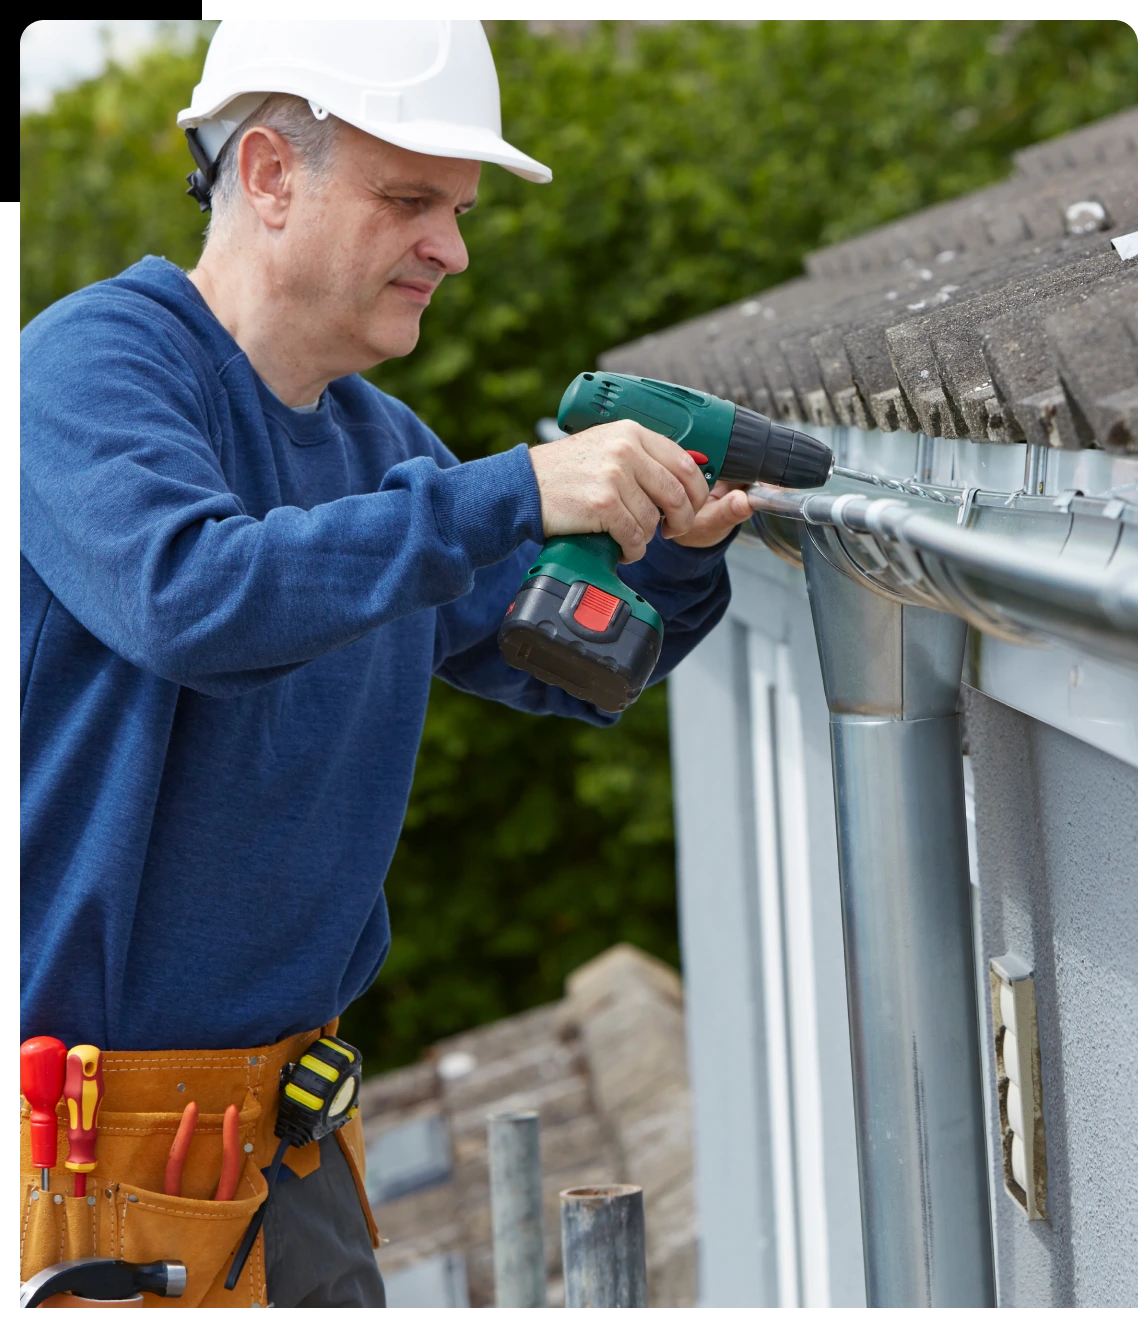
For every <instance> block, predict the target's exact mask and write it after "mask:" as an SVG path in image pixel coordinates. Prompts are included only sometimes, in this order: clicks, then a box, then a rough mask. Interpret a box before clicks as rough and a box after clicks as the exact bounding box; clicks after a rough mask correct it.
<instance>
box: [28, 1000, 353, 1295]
mask: <svg viewBox="0 0 1138 1330" xmlns="http://www.w3.org/2000/svg"><path fill="white" fill-rule="evenodd" d="M338 1023H339V1022H338V1021H333V1022H332V1023H331V1024H329V1025H327V1026H325V1027H324V1028H323V1029H318V1030H311V1031H309V1032H308V1033H307V1034H298V1035H293V1036H291V1037H290V1038H288V1039H283V1040H281V1042H280V1043H278V1044H272V1045H267V1046H265V1047H263V1048H230V1049H209V1050H199V1051H195V1050H156V1051H152V1052H126V1053H114V1052H108V1051H104V1053H103V1079H104V1084H105V1093H104V1097H103V1103H102V1107H101V1109H100V1112H99V1138H98V1150H97V1157H98V1163H97V1164H96V1166H95V1169H94V1171H93V1172H92V1173H89V1174H88V1175H87V1195H86V1196H81V1197H76V1196H73V1195H72V1194H71V1193H72V1190H73V1186H72V1183H73V1178H74V1175H73V1174H72V1173H71V1172H70V1171H68V1170H67V1169H65V1168H64V1167H63V1160H65V1159H66V1158H67V1153H68V1143H67V1132H66V1118H65V1112H66V1110H65V1108H64V1107H63V1106H62V1105H61V1106H60V1110H59V1112H58V1132H59V1147H58V1159H59V1164H58V1165H57V1167H56V1168H54V1169H53V1170H52V1175H51V1185H52V1192H51V1193H50V1194H46V1193H44V1192H42V1191H41V1190H40V1174H39V1170H38V1169H37V1168H36V1167H35V1166H34V1165H33V1164H32V1155H31V1136H30V1131H29V1126H30V1124H29V1120H28V1115H29V1108H28V1105H27V1103H26V1102H24V1101H21V1112H20V1279H21V1281H22V1280H25V1279H27V1278H29V1277H30V1276H31V1275H33V1274H35V1273H37V1272H38V1271H39V1270H42V1269H43V1268H44V1267H45V1266H49V1265H54V1264H55V1263H56V1262H57V1261H66V1260H71V1259H73V1258H75V1257H79V1256H109V1257H118V1258H120V1259H122V1260H127V1261H140V1262H144V1261H161V1260H177V1261H183V1262H184V1263H185V1265H186V1273H187V1285H186V1291H185V1294H184V1295H183V1296H182V1297H181V1298H178V1299H177V1300H166V1299H163V1298H160V1297H156V1296H155V1295H153V1294H150V1293H146V1294H143V1302H144V1304H145V1305H146V1306H155V1307H161V1306H166V1307H250V1306H252V1307H265V1306H267V1305H268V1303H269V1297H270V1291H269V1290H268V1289H267V1288H266V1283H265V1246H264V1243H265V1239H264V1230H263V1229H262V1232H261V1234H260V1236H258V1238H257V1243H256V1246H255V1247H254V1248H253V1250H252V1252H251V1254H250V1256H249V1260H248V1261H247V1262H246V1264H245V1269H244V1271H243V1272H242V1275H241V1278H240V1279H239V1280H238V1282H237V1287H236V1288H234V1289H233V1290H232V1291H228V1290H227V1289H226V1288H225V1276H226V1274H227V1273H228V1271H229V1263H230V1260H231V1258H232V1256H233V1253H234V1252H235V1251H236V1249H237V1245H238V1244H239V1243H240V1241H241V1236H242V1234H243V1233H244V1232H245V1227H246V1225H247V1224H248V1222H249V1220H250V1218H251V1217H252V1215H253V1214H254V1213H255V1211H256V1210H257V1207H258V1206H259V1205H260V1204H261V1202H262V1201H263V1200H264V1199H265V1196H266V1195H267V1191H268V1189H267V1186H266V1183H265V1179H264V1176H263V1174H262V1170H267V1169H268V1166H269V1161H270V1160H271V1159H272V1157H273V1152H274V1150H275V1149H276V1147H277V1145H278V1144H279V1143H280V1142H279V1141H278V1139H277V1137H276V1135H275V1134H274V1132H273V1125H274V1123H275V1122H276V1115H277V1099H278V1096H279V1089H278V1085H279V1079H280V1072H281V1068H282V1067H284V1066H285V1064H286V1063H289V1062H295V1061H296V1060H297V1059H298V1058H300V1057H301V1055H302V1054H303V1053H304V1051H305V1050H306V1049H307V1047H308V1046H309V1044H311V1043H312V1041H313V1040H314V1039H317V1038H319V1037H320V1035H322V1034H324V1035H333V1034H335V1032H336V1026H337V1025H338ZM191 1100H194V1101H195V1102H196V1103H197V1105H198V1111H199V1115H198V1121H197V1127H196V1129H195V1131H194V1135H193V1137H192V1139H191V1143H190V1148H189V1153H188V1155H187V1158H186V1161H185V1165H184V1167H183V1172H182V1184H181V1195H180V1196H168V1195H166V1194H165V1193H164V1192H163V1190H162V1188H163V1185H164V1177H165V1169H166V1159H167V1156H168V1155H169V1152H170V1146H171V1144H172V1143H173V1140H174V1134H175V1132H176V1131H177V1129H178V1124H179V1122H180V1121H181V1117H182V1110H183V1109H184V1108H185V1106H186V1104H187V1103H189V1102H190V1101H191ZM230 1104H236V1105H237V1107H238V1109H239V1112H240V1116H239V1123H240V1133H241V1145H242V1149H243V1155H244V1163H243V1167H242V1170H241V1177H240V1181H239V1182H238V1185H237V1192H236V1195H235V1196H234V1199H233V1200H231V1201H214V1200H211V1199H209V1198H210V1197H212V1196H213V1194H214V1191H215V1189H216V1187H217V1182H218V1176H219V1174H220V1171H221V1156H222V1138H221V1124H222V1118H223V1116H224V1113H225V1109H226V1108H227V1107H228V1105H230ZM336 1137H337V1139H338V1141H339V1142H340V1146H341V1148H342V1149H343V1151H344V1155H345V1157H346V1158H347V1160H348V1164H349V1166H350V1168H351V1171H352V1176H353V1177H354V1178H355V1183H356V1191H357V1192H358V1194H359V1201H360V1205H361V1206H362V1208H363V1213H364V1216H365V1218H366V1220H367V1225H368V1231H369V1232H370V1234H371V1240H372V1245H373V1246H375V1247H378V1245H379V1235H378V1233H377V1232H376V1227H375V1220H374V1218H373V1217H372V1213H371V1207H370V1206H369V1204H368V1200H367V1193H366V1191H365V1190H364V1138H363V1129H362V1127H361V1124H360V1119H359V1117H358V1116H357V1117H355V1118H353V1119H352V1120H351V1122H349V1124H348V1125H347V1126H346V1127H344V1128H343V1129H342V1130H341V1131H338V1132H336ZM284 1162H285V1164H286V1165H287V1166H288V1167H289V1168H291V1169H292V1170H293V1172H294V1173H296V1174H297V1175H298V1176H300V1177H307V1175H308V1174H309V1173H312V1172H314V1171H315V1170H316V1169H317V1168H319V1167H320V1142H319V1141H313V1142H312V1143H311V1144H309V1145H306V1146H304V1147H303V1148H302V1149H297V1148H295V1147H290V1149H289V1150H288V1152H287V1153H286V1154H285V1156H284Z"/></svg>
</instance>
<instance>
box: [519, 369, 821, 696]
mask: <svg viewBox="0 0 1138 1330" xmlns="http://www.w3.org/2000/svg"><path fill="white" fill-rule="evenodd" d="M609 420H635V421H638V422H639V423H640V424H641V425H644V426H646V427H647V428H648V429H651V430H655V431H656V433H657V434H663V435H665V436H666V437H667V438H669V439H672V440H674V441H675V443H676V444H677V445H678V446H679V447H681V448H683V449H684V450H685V451H686V452H687V453H688V454H689V455H690V456H691V457H692V459H693V461H695V463H696V464H697V465H698V467H699V469H700V471H701V472H702V473H703V478H704V479H705V480H706V481H707V487H708V489H710V488H711V487H712V485H714V484H715V482H716V481H717V480H721V479H722V480H739V481H745V482H747V483H748V484H753V483H754V482H755V481H758V480H763V481H766V482H767V484H770V485H784V486H787V487H788V488H793V489H813V488H815V487H816V486H818V485H824V484H825V483H826V481H827V480H828V479H829V476H830V472H831V471H832V470H833V466H834V457H833V454H832V453H831V452H830V450H829V448H827V447H826V445H825V444H824V443H820V442H819V441H818V440H817V439H813V438H811V437H810V436H809V435H808V434H802V433H800V431H798V430H795V429H790V428H789V427H788V426H786V425H780V424H779V423H778V422H777V421H773V420H768V419H767V417H766V416H761V415H759V413H758V412H757V411H748V410H747V408H746V407H743V406H736V405H735V403H734V402H727V401H724V400H723V398H721V397H713V396H712V395H711V393H701V392H697V391H695V389H693V388H682V387H680V386H679V385H678V384H675V383H659V382H657V381H656V380H655V379H642V378H638V377H637V376H635V375H633V374H578V375H577V377H576V378H575V379H574V380H573V382H572V383H571V384H570V385H569V387H568V388H567V389H566V390H565V396H564V397H562V399H561V406H560V408H559V409H558V412H557V423H558V424H559V425H560V426H561V428H562V429H563V430H565V431H566V433H568V434H575V433H576V432H577V431H578V430H583V429H588V428H589V427H590V426H592V425H601V424H604V423H605V422H606V421H609ZM619 558H620V546H619V545H618V544H617V543H616V541H615V540H613V538H612V537H611V536H609V535H606V534H605V533H603V532H602V533H600V534H597V535H583V536H558V537H555V538H554V539H553V540H548V541H546V543H545V544H544V545H543V546H542V549H541V553H540V554H539V555H538V556H537V559H536V561H535V562H534V564H533V566H532V567H531V568H530V570H529V572H528V573H527V574H526V580H525V581H524V582H523V583H522V585H521V588H520V589H519V591H518V594H517V596H516V597H515V599H514V603H513V604H512V605H511V606H510V608H509V611H508V612H507V614H506V617H505V619H504V620H503V622H502V627H501V629H500V630H499V632H498V645H499V646H500V647H501V649H502V654H503V655H504V656H505V658H506V660H507V661H508V662H509V663H510V664H511V665H513V666H515V667H516V668H517V669H520V670H527V671H528V672H529V673H530V674H533V675H536V677H537V678H539V679H541V680H543V681H544V682H545V683H552V684H557V685H558V686H559V687H561V688H564V689H565V691H566V692H567V693H571V694H572V695H573V696H574V697H579V698H581V699H582V700H584V701H586V702H592V703H593V704H594V705H595V706H597V707H599V708H600V709H601V710H602V711H623V710H624V709H625V707H627V706H628V705H629V704H630V703H632V702H635V701H636V699H637V698H638V697H639V696H640V693H641V691H642V690H643V688H644V685H645V684H646V683H647V682H648V678H649V676H650V675H651V673H652V671H653V669H655V667H656V662H657V660H658V659H659V658H660V648H661V647H662V646H663V643H664V625H663V622H662V620H661V618H660V616H659V615H658V614H657V613H656V611H655V610H654V609H653V608H652V606H651V605H649V604H648V602H647V601H646V600H645V599H644V597H643V596H638V595H637V594H636V592H635V591H633V590H632V589H631V588H630V587H628V586H626V585H625V584H624V582H623V581H621V579H620V577H619V576H618V575H617V562H618V560H619Z"/></svg>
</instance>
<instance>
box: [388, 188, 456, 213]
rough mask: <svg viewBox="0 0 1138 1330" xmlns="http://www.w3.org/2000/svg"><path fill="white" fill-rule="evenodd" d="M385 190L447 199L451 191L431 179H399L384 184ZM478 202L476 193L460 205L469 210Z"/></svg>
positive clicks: (392, 192) (389, 192)
mask: <svg viewBox="0 0 1138 1330" xmlns="http://www.w3.org/2000/svg"><path fill="white" fill-rule="evenodd" d="M384 190H385V191H386V192H387V193H388V194H403V193H408V194H426V195H427V197H428V198H432V199H445V198H446V197H447V196H448V194H449V192H450V191H449V190H446V189H443V188H441V186H439V185H435V184H432V182H431V181H430V180H399V181H396V182H394V183H389V184H386V185H384ZM477 203H478V195H477V194H476V195H475V196H474V197H473V198H472V199H464V200H463V202H462V203H460V204H459V205H458V206H459V207H460V208H463V209H465V210H466V211H467V212H469V211H470V209H471V208H473V207H475V206H476V205H477Z"/></svg>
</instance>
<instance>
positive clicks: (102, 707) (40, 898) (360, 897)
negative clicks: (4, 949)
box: [20, 258, 729, 1049]
mask: <svg viewBox="0 0 1138 1330" xmlns="http://www.w3.org/2000/svg"><path fill="white" fill-rule="evenodd" d="M21 346H22V355H21V428H22V446H21V478H22V489H21V560H20V573H21V605H20V627H21V635H20V659H21V741H22V775H23V782H22V853H23V866H22V872H23V888H22V896H21V915H20V919H21V959H22V967H21V968H22V1012H21V1031H22V1033H21V1038H27V1037H28V1036H30V1035H33V1034H52V1035H55V1036H57V1037H58V1038H60V1039H62V1040H63V1041H64V1042H65V1043H66V1044H69V1045H70V1044H74V1043H79V1042H90V1043H94V1044H98V1045H101V1046H103V1047H106V1048H113V1049H154V1048H228V1047H250V1046H253V1045H257V1044H264V1043H270V1042H273V1041H275V1040H278V1039H281V1038H283V1037H284V1036H286V1035H289V1034H293V1033H296V1032H298V1031H302V1030H307V1029H310V1028H312V1027H314V1026H317V1025H320V1024H322V1023H324V1022H325V1021H328V1020H330V1019H331V1018H332V1017H333V1016H335V1015H337V1014H338V1013H339V1012H342V1011H343V1010H344V1008H345V1007H346V1006H347V1005H348V1003H350V1002H351V1001H352V1000H353V998H355V997H357V996H358V995H359V994H360V993H362V992H363V991H364V990H365V989H366V988H367V987H368V985H369V984H371V982H372V981H373V980H374V979H375V977H376V975H377V974H378V972H379V968H380V966H381V965H382V963H383V959H384V957H385V955H386V954H387V949H388V946H389V942H390V935H389V931H388V921H387V909H386V905H385V902H384V895H383V880H384V876H385V874H386V872H387V869H388V867H389V865H390V863H391V858H392V855H393V854H394V851H395V845H396V841H397V839H398V837H399V831H400V827H401V825H402V821H403V816H404V813H405V810H406V806H407V797H408V793H409V791H410V787H411V777H412V774H413V770H414V764H415V754H416V751H417V748H418V744H419V738H420V732H421V728H422V724H423V716H424V712H425V709H426V705H427V693H428V687H429V684H430V679H431V675H432V673H434V674H436V675H438V676H439V677H440V678H442V679H445V680H446V681H447V682H448V683H450V684H452V685H454V686H455V687H457V688H461V689H466V690H468V691H470V692H473V693H478V694H480V695H481V696H484V697H491V698H497V699H499V700H500V701H502V702H505V703H506V704H507V705H509V706H512V707H517V708H520V709H522V710H526V711H533V712H542V713H549V712H552V713H555V714H558V715H562V716H573V717H577V718H580V719H583V720H587V721H591V722H592V723H594V724H602V725H603V724H608V723H611V721H612V720H613V719H614V718H613V717H612V716H610V715H607V714H606V713H603V712H598V711H596V710H595V709H594V708H592V707H590V706H589V705H587V704H586V703H583V702H579V701H577V700H576V699H574V698H571V697H569V696H568V695H567V694H566V693H564V692H562V691H561V690H560V689H558V688H554V687H551V686H549V685H546V684H542V683H540V682H538V680H536V679H534V678H532V677H531V676H530V675H528V674H525V673H523V672H521V671H518V670H515V669H512V668H511V667H509V666H508V665H506V663H505V662H504V661H503V660H502V657H501V655H500V653H499V651H498V647H497V643H496V635H497V631H498V627H499V625H500V623H501V620H502V618H503V615H504V614H505V611H506V609H507V607H508V605H509V604H510V601H511V600H512V598H513V595H514V592H515V591H516V590H517V588H518V586H519V584H520V583H521V581H522V580H523V575H524V572H525V570H526V568H527V566H528V565H529V563H530V562H531V560H532V558H533V555H534V552H535V546H534V543H533V542H535V541H539V540H540V539H541V535H542V529H541V510H540V501H539V496H538V490H537V484H536V481H535V479H534V474H533V468H532V466H531V465H530V461H529V454H528V450H527V449H526V448H525V447H524V446H523V445H519V446H518V447H516V448H514V449H512V450H510V451H508V452H504V453H499V454H496V455H494V456H491V457H485V458H481V459H479V460H477V461H473V462H466V463H463V464H459V463H458V462H457V461H456V459H455V457H454V456H453V454H451V453H450V452H449V451H448V450H447V449H446V448H445V447H444V446H443V444H442V443H441V442H440V441H439V440H438V438H436V436H435V435H434V434H432V432H431V431H430V430H429V429H427V428H426V426H424V425H423V424H422V423H421V422H420V421H418V420H417V419H416V418H415V416H414V415H413V414H412V413H411V411H410V410H409V409H408V408H407V407H406V406H404V405H403V403H401V402H399V401H396V400H395V399H394V398H391V397H388V396H387V395H386V394H384V393H382V392H380V391H379V390H378V389H376V388H374V387H372V386H371V385H370V384H368V383H367V382H365V381H364V380H363V379H361V378H359V377H357V376H352V377H349V378H344V379H339V380H337V381H335V382H334V383H332V384H330V385H329V387H328V389H327V390H326V392H325V393H324V394H323V397H322V400H321V403H320V406H319V409H318V410H316V411H315V412H312V413H302V412H297V411H293V410H291V409H290V408H289V407H287V406H285V405H284V404H283V403H282V402H281V401H279V400H278V399H277V398H276V397H275V396H274V395H273V394H272V393H271V392H270V391H269V389H268V388H267V387H266V386H265V385H264V384H263V383H262V382H261V380H260V379H259V378H258V376H257V374H256V373H255V372H254V370H253V368H252V366H251V365H250V363H249V361H248V359H247V358H246V356H245V354H244V352H242V350H241V349H240V347H238V345H237V343H236V342H235V341H234V340H233V339H232V337H230V335H229V334H228V333H227V332H226V331H225V329H224V328H223V327H222V326H221V324H220V323H219V322H218V321H217V319H216V318H215V317H214V315H213V314H212V313H211V312H210V310H209V308H208V306H207V305H206V304H205V302H204V301H203V300H202V298H201V297H200V295H199V294H198V292H197V290H196V289H195V287H194V286H193V285H192V283H191V282H190V281H189V280H188V279H187V278H186V276H185V274H184V273H182V272H181V271H180V270H179V269H178V268H176V267H175V266H174V265H173V264H171V263H167V262H166V261H165V260H163V259H157V258H147V259H144V260H143V261H142V262H141V263H138V264H136V265H135V266H134V267H132V268H129V269H128V270H127V271H126V272H124V273H122V274H121V275H120V276H119V277H116V278H114V279H113V280H111V281H106V282H100V283H98V284H97V285H95V286H91V287H88V288H86V289H85V290H82V291H79V292H77V293H76V294H74V295H71V296H68V297H67V298H66V299H64V300H61V301H59V302H58V303H57V304H55V305H53V306H52V307H51V308H50V309H48V310H46V311H45V312H44V313H43V314H41V315H40V316H39V317H38V318H36V319H34V320H33V321H32V322H31V323H30V324H29V325H28V326H27V328H25V330H24V332H23V335H22V339H21ZM625 576H626V580H627V581H628V582H629V584H630V585H633V586H634V587H635V589H636V590H637V591H639V592H640V593H641V594H642V595H645V596H647V597H648V598H649V600H650V601H651V602H652V603H653V604H655V605H656V606H657V607H658V609H659V610H660V612H661V614H662V615H663V617H664V621H665V627H666V635H665V643H664V649H663V654H662V657H661V660H660V664H659V667H658V668H657V671H656V676H655V677H657V678H658V677H662V676H663V675H664V674H666V673H667V672H668V671H669V670H670V669H671V668H673V667H674V666H675V665H676V663H677V662H678V661H679V660H680V659H681V658H682V657H683V656H684V655H685V654H686V653H687V652H688V651H689V650H690V649H691V648H692V647H693V646H694V645H695V644H696V643H697V642H698V641H699V640H700V638H701V637H703V636H704V634H705V633H707V632H708V631H709V630H710V629H711V628H712V627H713V626H714V624H715V623H716V622H717V621H718V620H719V618H720V617H721V616H722V614H723V612H724V609H725V608H726V604H727V599H728V595H729V588H728V582H727V573H726V570H725V568H724V564H723V558H722V547H720V548H717V549H716V550H713V551H697V550H688V549H684V548H682V547H679V546H675V545H673V544H671V543H669V542H665V541H662V540H661V539H660V538H659V537H657V538H656V540H655V541H654V542H653V543H652V545H651V546H650V547H649V553H648V555H647V556H646V557H645V558H644V559H643V560H641V561H640V562H639V563H638V564H636V565H634V566H633V567H630V568H628V569H626V570H625ZM440 890H445V886H444V885H443V884H440Z"/></svg>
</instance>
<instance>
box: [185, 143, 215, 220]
mask: <svg viewBox="0 0 1138 1330" xmlns="http://www.w3.org/2000/svg"><path fill="white" fill-rule="evenodd" d="M186 143H187V144H188V145H189V149H190V155H191V156H192V157H193V159H194V161H195V162H196V163H197V168H198V169H197V170H196V171H191V172H190V174H189V175H188V176H186V179H187V181H188V182H189V185H190V187H189V189H187V190H186V193H187V194H189V196H190V197H191V198H193V199H197V202H198V207H199V208H200V209H201V211H202V212H209V210H210V207H211V204H210V195H211V194H212V193H213V182H214V180H216V178H217V163H216V162H211V161H210V159H209V153H207V152H206V150H205V148H204V147H203V146H202V142H201V139H199V138H198V131H197V130H196V129H187V130H186Z"/></svg>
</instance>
